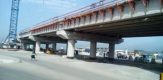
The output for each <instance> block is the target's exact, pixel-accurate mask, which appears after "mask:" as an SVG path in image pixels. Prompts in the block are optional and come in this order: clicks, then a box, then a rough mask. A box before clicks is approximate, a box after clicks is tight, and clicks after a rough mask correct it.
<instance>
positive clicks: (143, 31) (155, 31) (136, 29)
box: [71, 13, 163, 37]
mask: <svg viewBox="0 0 163 80" xmlns="http://www.w3.org/2000/svg"><path fill="white" fill-rule="evenodd" d="M162 15H163V14H162V13H161V14H155V15H149V16H145V17H137V18H131V19H126V20H123V21H121V20H117V21H113V22H109V23H107V22H106V23H103V24H97V25H91V26H89V27H88V26H87V27H80V28H76V29H71V31H75V32H81V33H90V34H100V35H106V36H111V37H117V36H118V37H144V36H163V22H162V21H163V16H162Z"/></svg>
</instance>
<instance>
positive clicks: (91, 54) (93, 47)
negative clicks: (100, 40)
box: [90, 41, 97, 59]
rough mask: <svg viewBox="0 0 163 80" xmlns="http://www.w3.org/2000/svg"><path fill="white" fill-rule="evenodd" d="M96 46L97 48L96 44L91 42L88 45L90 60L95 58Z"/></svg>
mask: <svg viewBox="0 0 163 80" xmlns="http://www.w3.org/2000/svg"><path fill="white" fill-rule="evenodd" d="M96 46H97V42H96V41H91V44H90V58H91V59H95V58H96Z"/></svg>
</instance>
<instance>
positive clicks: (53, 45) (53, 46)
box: [52, 43, 57, 51]
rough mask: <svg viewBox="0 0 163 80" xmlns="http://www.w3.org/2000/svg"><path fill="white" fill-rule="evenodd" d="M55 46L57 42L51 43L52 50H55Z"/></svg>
mask: <svg viewBox="0 0 163 80" xmlns="http://www.w3.org/2000/svg"><path fill="white" fill-rule="evenodd" d="M56 46H57V43H53V44H52V49H53V50H54V51H56Z"/></svg>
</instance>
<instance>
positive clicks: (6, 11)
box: [0, 0, 163, 51]
mask: <svg viewBox="0 0 163 80" xmlns="http://www.w3.org/2000/svg"><path fill="white" fill-rule="evenodd" d="M97 1H98V0H21V2H20V11H19V18H18V32H20V31H21V30H23V29H26V28H29V27H32V26H33V25H35V24H37V23H39V22H41V21H45V20H47V19H49V18H52V17H55V16H59V15H62V14H64V13H67V12H70V11H73V10H77V9H79V8H81V7H84V6H87V5H89V4H91V3H93V2H97ZM11 2H12V0H0V41H2V40H4V39H5V37H6V36H7V35H8V33H9V32H8V30H9V23H10V22H9V21H10V12H11V11H10V10H11ZM76 46H77V47H79V46H80V47H89V42H83V41H78V43H77V44H76ZM98 47H108V44H98ZM116 49H127V50H134V49H140V50H147V51H163V37H161V36H160V37H137V38H125V39H124V42H123V43H121V44H117V45H116Z"/></svg>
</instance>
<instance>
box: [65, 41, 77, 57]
mask: <svg viewBox="0 0 163 80" xmlns="http://www.w3.org/2000/svg"><path fill="white" fill-rule="evenodd" d="M74 52H75V40H68V48H67V57H68V58H74Z"/></svg>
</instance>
